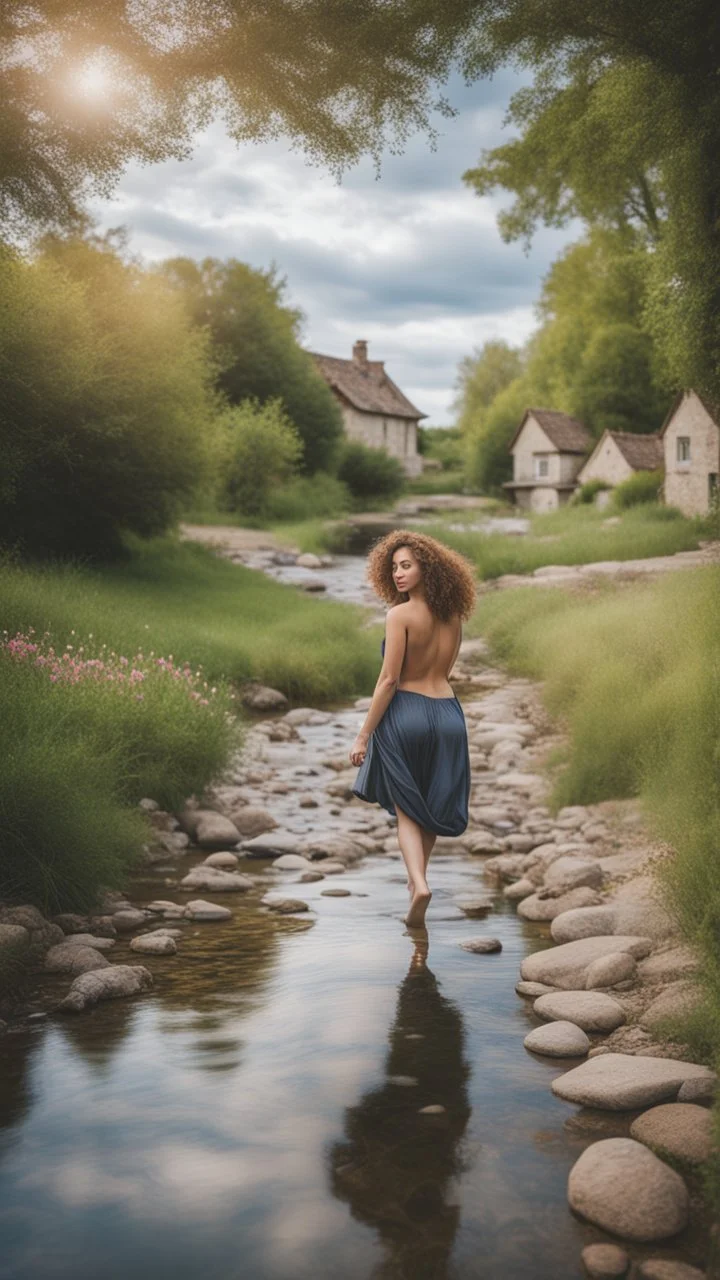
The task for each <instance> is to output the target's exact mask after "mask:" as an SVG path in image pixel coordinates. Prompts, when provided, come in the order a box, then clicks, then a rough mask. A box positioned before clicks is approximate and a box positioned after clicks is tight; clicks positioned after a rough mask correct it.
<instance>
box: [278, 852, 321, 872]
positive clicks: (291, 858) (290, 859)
mask: <svg viewBox="0 0 720 1280" xmlns="http://www.w3.org/2000/svg"><path fill="white" fill-rule="evenodd" d="M271 866H272V870H273V871H311V870H312V871H314V870H316V868H315V867H313V864H312V862H310V860H309V858H303V856H302V854H299V853H283V854H282V855H281V857H279V858H275V860H274V861H273V863H272V864H271Z"/></svg>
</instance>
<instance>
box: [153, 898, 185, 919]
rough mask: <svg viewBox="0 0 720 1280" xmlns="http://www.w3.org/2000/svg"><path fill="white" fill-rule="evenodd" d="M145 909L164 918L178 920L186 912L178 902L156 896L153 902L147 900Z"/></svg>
mask: <svg viewBox="0 0 720 1280" xmlns="http://www.w3.org/2000/svg"><path fill="white" fill-rule="evenodd" d="M146 910H147V911H150V912H152V914H153V915H160V916H163V917H164V919H165V920H179V919H181V918H182V916H184V915H185V913H186V908H185V907H181V906H180V904H179V902H171V901H170V900H169V899H165V898H156V899H155V901H154V902H149V903H148V905H147V907H146Z"/></svg>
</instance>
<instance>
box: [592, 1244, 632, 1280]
mask: <svg viewBox="0 0 720 1280" xmlns="http://www.w3.org/2000/svg"><path fill="white" fill-rule="evenodd" d="M582 1260H583V1263H584V1266H585V1270H586V1271H587V1273H588V1275H589V1276H592V1278H593V1280H613V1278H614V1277H615V1276H624V1275H625V1273H626V1271H627V1269H628V1267H629V1266H630V1258H629V1257H628V1255H627V1254H626V1252H625V1250H624V1249H621V1248H620V1246H619V1245H617V1244H588V1245H586V1246H585V1248H584V1249H583V1251H582Z"/></svg>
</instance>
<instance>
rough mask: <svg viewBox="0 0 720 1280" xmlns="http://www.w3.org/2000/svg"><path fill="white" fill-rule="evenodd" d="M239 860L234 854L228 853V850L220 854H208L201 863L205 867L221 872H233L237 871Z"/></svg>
mask: <svg viewBox="0 0 720 1280" xmlns="http://www.w3.org/2000/svg"><path fill="white" fill-rule="evenodd" d="M238 862H239V858H238V856H237V854H236V853H230V851H229V849H226V850H224V851H223V852H222V853H209V854H208V856H207V858H205V859H204V861H203V866H205V867H219V868H220V870H221V871H234V870H236V869H237V865H238Z"/></svg>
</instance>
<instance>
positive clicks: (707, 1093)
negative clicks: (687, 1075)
mask: <svg viewBox="0 0 720 1280" xmlns="http://www.w3.org/2000/svg"><path fill="white" fill-rule="evenodd" d="M717 1091H718V1090H717V1078H715V1079H706V1080H685V1081H683V1083H682V1084H681V1085H680V1089H679V1091H678V1096H677V1100H678V1102H697V1103H698V1104H699V1105H701V1106H702V1104H703V1103H704V1104H706V1105H707V1106H712V1103H713V1102H714V1101H715V1098H716V1096H717Z"/></svg>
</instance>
